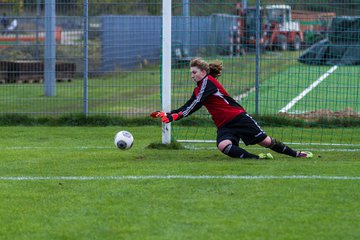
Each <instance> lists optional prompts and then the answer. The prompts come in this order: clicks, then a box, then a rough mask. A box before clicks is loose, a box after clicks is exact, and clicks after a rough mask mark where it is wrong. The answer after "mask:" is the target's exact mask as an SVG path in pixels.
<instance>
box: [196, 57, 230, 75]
mask: <svg viewBox="0 0 360 240" xmlns="http://www.w3.org/2000/svg"><path fill="white" fill-rule="evenodd" d="M190 67H197V68H199V69H200V70H204V71H206V73H207V74H209V75H210V76H212V77H214V78H217V77H219V76H221V71H222V69H223V65H222V62H220V61H217V60H216V61H214V62H211V63H207V62H206V61H204V60H203V59H201V58H194V59H192V60H191V62H190Z"/></svg>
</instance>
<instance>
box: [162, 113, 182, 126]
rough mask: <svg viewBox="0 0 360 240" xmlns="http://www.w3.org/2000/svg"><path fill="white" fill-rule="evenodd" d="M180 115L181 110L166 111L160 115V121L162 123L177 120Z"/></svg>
mask: <svg viewBox="0 0 360 240" xmlns="http://www.w3.org/2000/svg"><path fill="white" fill-rule="evenodd" d="M182 117H183V113H182V112H179V113H167V114H166V115H165V116H163V117H161V121H162V122H163V123H170V122H172V121H176V120H179V119H180V118H182Z"/></svg>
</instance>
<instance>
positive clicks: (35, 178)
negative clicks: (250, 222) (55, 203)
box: [0, 175, 360, 181]
mask: <svg viewBox="0 0 360 240" xmlns="http://www.w3.org/2000/svg"><path fill="white" fill-rule="evenodd" d="M152 179H153V180H168V179H182V180H189V179H191V180H192V179H199V180H201V179H215V180H216V179H220V180H227V179H230V180H276V179H279V180H281V179H283V180H284V179H309V180H360V176H318V175H309V176H307V175H291V176H272V175H263V176H262V175H260V176H248V175H244V176H241V175H223V176H216V175H215V176H211V175H164V176H163V175H143V176H7V177H5V176H4V177H0V181H65V180H78V181H104V180H152Z"/></svg>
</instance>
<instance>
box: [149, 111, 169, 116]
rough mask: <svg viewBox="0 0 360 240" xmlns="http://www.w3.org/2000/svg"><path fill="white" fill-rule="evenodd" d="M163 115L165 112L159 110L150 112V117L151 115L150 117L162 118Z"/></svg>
mask: <svg viewBox="0 0 360 240" xmlns="http://www.w3.org/2000/svg"><path fill="white" fill-rule="evenodd" d="M164 116H166V113H164V112H160V111H155V112H152V113H150V117H152V118H162V117H164Z"/></svg>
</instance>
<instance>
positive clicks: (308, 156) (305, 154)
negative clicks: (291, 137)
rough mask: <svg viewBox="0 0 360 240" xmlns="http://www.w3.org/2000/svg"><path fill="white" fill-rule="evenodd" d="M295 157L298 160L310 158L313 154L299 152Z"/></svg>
mask: <svg viewBox="0 0 360 240" xmlns="http://www.w3.org/2000/svg"><path fill="white" fill-rule="evenodd" d="M296 157H299V158H312V157H313V154H312V152H304V151H299V152H297V154H296Z"/></svg>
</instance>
